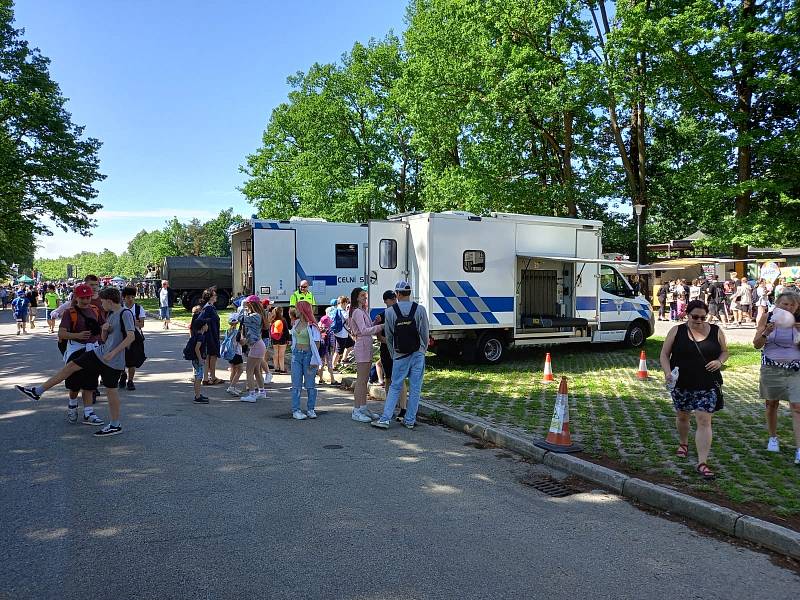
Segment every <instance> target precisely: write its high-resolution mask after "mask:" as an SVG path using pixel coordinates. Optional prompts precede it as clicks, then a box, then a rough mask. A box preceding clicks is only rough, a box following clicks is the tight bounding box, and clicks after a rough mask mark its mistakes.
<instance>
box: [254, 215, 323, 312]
mask: <svg viewBox="0 0 800 600" xmlns="http://www.w3.org/2000/svg"><path fill="white" fill-rule="evenodd" d="M295 236H296V232H295V230H294V229H277V228H260V227H258V228H254V229H253V273H254V288H255V289H254V291H255V293H256V294H258V295H259V296H261V297H262V298H263V297H265V296H267V297H269V299H270V300H272V301H273V302H280V303H287V304H288V302H289V299H290V298H291V295H292V292H294V290H295V289H296V286H297V281H296V278H297V277H296V274H295V258H296V239H295ZM318 301H319V300H318Z"/></svg>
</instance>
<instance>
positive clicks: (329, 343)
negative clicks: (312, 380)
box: [317, 315, 336, 385]
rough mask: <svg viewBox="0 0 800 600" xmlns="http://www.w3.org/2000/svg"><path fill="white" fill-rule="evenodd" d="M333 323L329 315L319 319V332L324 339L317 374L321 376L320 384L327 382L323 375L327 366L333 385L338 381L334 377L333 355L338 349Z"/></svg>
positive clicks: (320, 348) (320, 347)
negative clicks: (332, 329) (332, 327)
mask: <svg viewBox="0 0 800 600" xmlns="http://www.w3.org/2000/svg"><path fill="white" fill-rule="evenodd" d="M332 323H333V321H332V320H331V318H330V317H329V316H327V315H325V316H324V317H322V318H321V319H320V320H319V325H320V327H319V332H320V336H321V338H322V341H321V342H320V344H319V369H318V370H317V376H318V377H319V383H320V385H322V384H323V383H325V380H324V379H323V377H322V376H323V375H324V373H325V367H326V366H327V367H328V375H329V376H330V378H331V385H333V384H335V383H336V380H335V379H334V378H333V355H334V352H335V350H336V341H335V339H336V336H335V335H333V332H332V331H331V324H332Z"/></svg>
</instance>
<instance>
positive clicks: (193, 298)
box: [182, 292, 202, 312]
mask: <svg viewBox="0 0 800 600" xmlns="http://www.w3.org/2000/svg"><path fill="white" fill-rule="evenodd" d="M201 295H202V294H201V293H200V292H188V293H186V294H184V295H183V302H182V304H183V308H185V309H186V310H187V312H192V309H193V308H194V307H195V306H197V305H198V304H200V297H201Z"/></svg>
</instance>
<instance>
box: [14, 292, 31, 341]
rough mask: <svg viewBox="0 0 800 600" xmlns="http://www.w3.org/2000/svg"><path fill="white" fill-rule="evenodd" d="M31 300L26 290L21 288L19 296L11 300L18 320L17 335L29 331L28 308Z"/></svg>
mask: <svg viewBox="0 0 800 600" xmlns="http://www.w3.org/2000/svg"><path fill="white" fill-rule="evenodd" d="M30 306H31V301H30V300H28V297H27V296H26V295H25V290H19V291H18V292H17V297H16V298H14V299H13V300H12V301H11V309H12V310H13V311H14V318H15V319H16V320H17V335H19V334H20V333H28V309H29V308H30Z"/></svg>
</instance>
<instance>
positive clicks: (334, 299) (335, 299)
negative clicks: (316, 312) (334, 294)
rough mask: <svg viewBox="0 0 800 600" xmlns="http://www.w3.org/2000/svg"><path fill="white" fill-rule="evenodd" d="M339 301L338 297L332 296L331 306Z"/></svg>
mask: <svg viewBox="0 0 800 600" xmlns="http://www.w3.org/2000/svg"><path fill="white" fill-rule="evenodd" d="M338 303H339V299H338V298H331V306H336V305H337V304H338Z"/></svg>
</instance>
